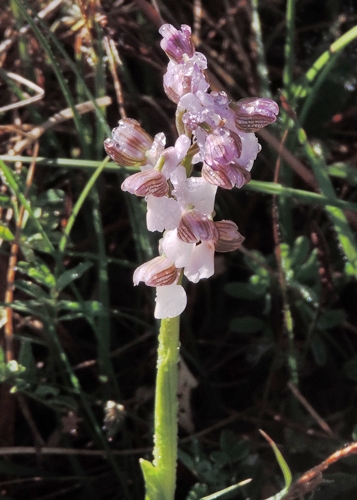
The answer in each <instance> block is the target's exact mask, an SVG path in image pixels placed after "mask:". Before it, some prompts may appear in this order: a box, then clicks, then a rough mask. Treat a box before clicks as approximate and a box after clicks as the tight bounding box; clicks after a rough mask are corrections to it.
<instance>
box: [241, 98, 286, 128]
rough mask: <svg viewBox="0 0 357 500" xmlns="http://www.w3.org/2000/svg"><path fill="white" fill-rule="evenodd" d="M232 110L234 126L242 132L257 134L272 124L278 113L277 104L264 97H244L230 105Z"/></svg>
mask: <svg viewBox="0 0 357 500" xmlns="http://www.w3.org/2000/svg"><path fill="white" fill-rule="evenodd" d="M232 108H233V110H234V112H235V124H236V126H237V128H238V129H239V130H242V131H243V132H257V131H258V130H260V129H261V128H263V127H266V126H267V125H270V123H274V122H275V120H276V118H277V115H278V113H279V106H278V105H277V103H276V102H275V101H273V100H272V99H267V98H265V97H246V98H245V99H241V100H240V101H238V102H237V103H236V104H232Z"/></svg>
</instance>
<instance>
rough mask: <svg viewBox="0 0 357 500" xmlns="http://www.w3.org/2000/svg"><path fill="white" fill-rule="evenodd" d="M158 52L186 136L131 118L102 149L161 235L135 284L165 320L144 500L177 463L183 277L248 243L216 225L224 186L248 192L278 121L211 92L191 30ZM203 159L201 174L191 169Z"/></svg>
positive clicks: (267, 106) (269, 104)
mask: <svg viewBox="0 0 357 500" xmlns="http://www.w3.org/2000/svg"><path fill="white" fill-rule="evenodd" d="M159 32H160V34H161V35H162V37H163V40H162V41H161V47H162V49H163V50H164V51H165V52H166V54H167V56H168V57H169V59H170V61H169V63H168V68H167V72H166V73H165V75H164V90H165V92H166V94H167V96H168V97H169V99H171V101H173V102H174V103H175V104H177V111H176V128H177V131H178V134H179V137H178V139H177V141H176V143H175V146H174V147H168V148H165V142H166V139H165V135H164V134H163V133H162V132H160V133H158V134H156V136H155V137H154V138H152V137H151V136H150V135H149V134H148V133H147V132H146V131H145V130H143V128H142V127H141V126H140V124H139V123H138V122H137V121H136V120H133V119H130V118H124V119H122V120H120V121H119V126H118V127H117V128H115V129H114V130H113V134H112V138H111V139H106V141H105V142H104V147H105V150H106V152H107V153H108V155H109V156H110V157H111V159H112V160H113V161H115V162H116V163H118V164H119V165H122V166H126V167H131V166H140V167H141V169H140V172H138V173H135V174H133V175H130V176H129V177H127V179H125V181H124V182H123V184H122V189H123V191H128V192H129V193H132V194H135V195H136V196H141V197H145V199H146V202H147V216H146V221H147V228H148V230H149V231H159V232H163V237H162V239H161V240H160V243H159V256H158V257H155V258H154V259H152V260H150V261H149V262H145V263H144V264H142V265H141V266H139V267H138V268H137V269H136V270H135V272H134V285H137V284H138V283H139V282H140V281H143V282H144V283H145V284H146V285H148V286H152V287H156V307H155V312H154V315H155V318H158V319H161V328H160V335H159V346H158V364H157V380H156V398H155V435H154V443H155V445H154V451H153V455H154V460H153V462H152V463H151V462H148V461H146V460H142V461H141V466H142V470H143V473H144V477H145V483H146V499H147V500H161V499H162V500H172V499H173V498H174V492H175V484H176V461H177V408H178V404H177V396H176V392H177V380H178V361H179V316H180V314H181V313H182V312H183V310H184V309H185V307H186V303H187V297H186V293H185V290H184V288H183V286H182V285H181V282H182V279H183V275H185V276H186V278H187V279H188V280H190V281H192V282H193V283H197V282H198V281H199V280H200V279H203V278H209V277H210V276H212V275H213V273H214V253H215V252H230V251H233V250H236V249H237V248H238V247H239V246H240V245H241V244H242V242H243V241H244V237H243V236H242V235H241V234H240V233H239V231H238V227H237V225H236V224H235V223H234V222H232V221H230V220H222V221H214V220H213V218H214V201H215V195H216V192H217V188H218V187H221V188H223V189H232V188H234V187H238V188H241V187H242V186H244V184H245V183H247V182H249V180H250V170H251V168H252V166H253V163H254V160H255V158H256V156H257V154H258V153H259V151H260V149H261V147H260V145H259V143H258V140H257V138H256V136H255V134H254V132H256V131H257V130H259V129H260V128H262V127H265V126H266V125H269V124H270V123H273V122H274V121H275V120H276V117H277V114H278V112H279V108H278V105H277V104H276V103H275V102H274V101H272V100H271V99H266V98H256V97H252V98H250V97H249V98H245V99H241V100H240V101H238V102H236V103H235V102H231V101H229V99H228V97H227V95H226V93H225V92H209V91H208V90H209V83H208V80H207V75H206V72H205V71H206V69H207V59H206V57H205V56H204V55H203V54H201V53H200V52H197V51H196V50H195V47H194V45H193V42H192V36H191V29H190V27H189V26H186V25H182V26H181V30H177V29H176V28H174V27H173V26H171V25H170V24H164V25H163V26H161V28H160V30H159ZM198 163H202V169H201V176H200V177H199V176H198V175H197V170H195V171H194V172H193V167H194V165H196V164H198Z"/></svg>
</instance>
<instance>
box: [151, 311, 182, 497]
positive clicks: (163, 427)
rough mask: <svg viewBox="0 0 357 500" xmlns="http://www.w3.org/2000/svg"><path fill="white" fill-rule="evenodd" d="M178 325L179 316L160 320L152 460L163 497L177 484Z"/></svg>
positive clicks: (170, 493)
mask: <svg viewBox="0 0 357 500" xmlns="http://www.w3.org/2000/svg"><path fill="white" fill-rule="evenodd" d="M179 327H180V317H179V316H177V317H176V318H170V319H163V320H161V328H160V334H159V346H158V360H157V375H156V397H155V435H154V443H155V445H154V452H153V453H154V462H153V464H154V466H155V469H156V471H157V477H158V479H159V482H160V484H161V487H162V491H163V493H164V497H165V500H173V498H174V493H175V487H176V462H177V429H178V425H177V411H178V402H177V384H178V361H179V349H180V347H179V330H180V328H179Z"/></svg>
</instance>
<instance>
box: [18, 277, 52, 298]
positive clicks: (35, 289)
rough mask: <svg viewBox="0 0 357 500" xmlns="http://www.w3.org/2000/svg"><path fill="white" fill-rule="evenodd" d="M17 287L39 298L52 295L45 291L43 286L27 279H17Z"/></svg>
mask: <svg viewBox="0 0 357 500" xmlns="http://www.w3.org/2000/svg"><path fill="white" fill-rule="evenodd" d="M15 288H16V289H18V290H21V291H22V292H25V293H27V294H28V295H30V296H31V297H34V298H37V299H41V298H42V299H49V298H50V296H49V294H48V293H46V292H45V290H44V289H43V288H41V287H40V286H38V285H36V284H35V283H32V281H25V280H16V281H15Z"/></svg>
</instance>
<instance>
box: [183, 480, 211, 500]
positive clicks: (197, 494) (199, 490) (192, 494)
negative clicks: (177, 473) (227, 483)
mask: <svg viewBox="0 0 357 500" xmlns="http://www.w3.org/2000/svg"><path fill="white" fill-rule="evenodd" d="M207 490H208V486H207V485H206V484H201V483H196V484H195V485H194V486H192V488H191V489H190V491H189V493H188V495H187V497H186V500H200V499H201V498H202V495H205V494H206V493H207Z"/></svg>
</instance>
